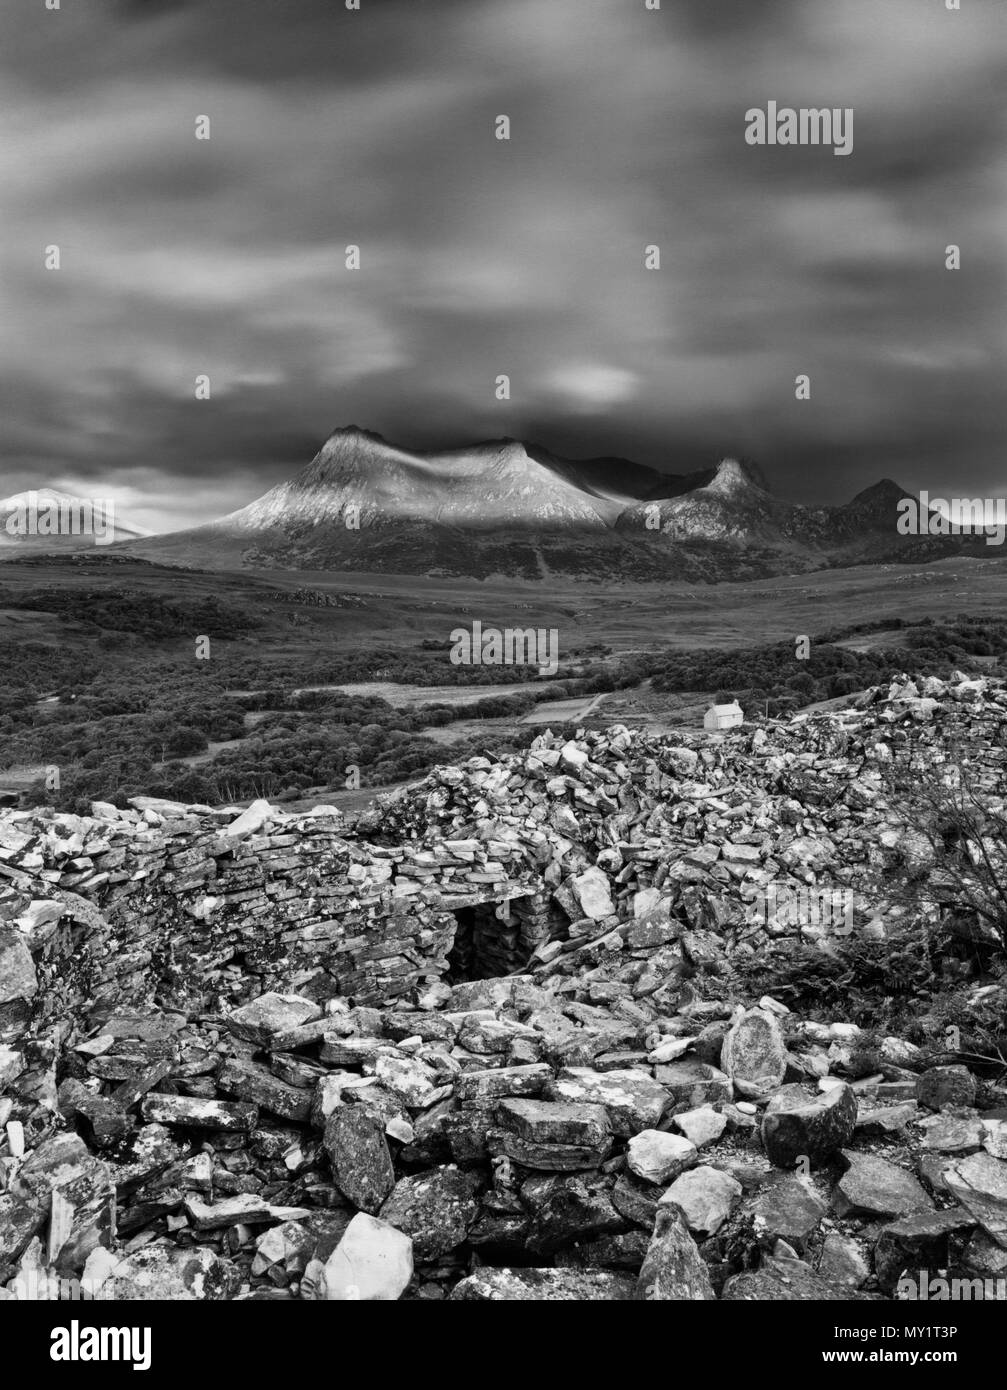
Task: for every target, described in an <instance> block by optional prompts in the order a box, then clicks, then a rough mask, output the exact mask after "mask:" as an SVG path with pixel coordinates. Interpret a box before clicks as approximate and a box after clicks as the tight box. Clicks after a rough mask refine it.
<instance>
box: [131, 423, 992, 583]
mask: <svg viewBox="0 0 1007 1390" xmlns="http://www.w3.org/2000/svg"><path fill="white" fill-rule="evenodd" d="M910 495H911V494H909V493H907V492H906V491H905V490H904V489H902V488H901V487H899V485H898V484H896V483H893V482H891V481H890V480H884V481H882V482H880V483H878V484H876V485H875V486H874V487H872V488H868V489H867V490H865V491H864V492H861V493H859V494H858V496H857V497H855V498H854V499H853V500H852V501H851V502H848V503H846V504H844V505H842V506H832V507H817V508H816V507H807V506H802V505H799V504H797V503H792V502H788V501H786V500H784V499H781V498H778V497H776V496H775V495H774V494H773V493H772V492H771V491H770V490H769V488H768V486H767V485H766V482H765V480H764V479H763V477H762V476H761V474H760V473H759V471H758V470H757V469H756V468H755V467H754V466H753V465H751V464H749V463H743V462H739V461H737V460H735V459H724V460H722V461H721V462H720V463H719V464H718V465H717V466H716V467H714V468H710V469H709V470H705V471H703V472H699V473H692V474H688V475H685V476H677V475H674V474H664V473H661V472H659V471H658V470H657V469H653V468H649V467H647V466H645V465H643V464H638V463H634V462H633V461H632V460H629V459H623V458H616V457H605V458H593V459H586V460H574V459H563V458H559V457H558V456H556V455H554V454H551V453H549V452H548V451H547V450H545V449H542V448H539V447H538V446H536V445H534V444H529V443H523V442H522V441H520V440H517V439H497V440H489V441H486V442H484V443H479V444H473V445H469V446H466V447H464V448H458V449H448V450H442V451H439V452H429V453H423V452H419V451H416V450H408V449H402V448H399V447H398V446H396V445H394V444H391V443H389V442H388V441H387V440H385V439H383V438H382V437H381V436H380V435H377V434H374V433H372V432H370V431H368V430H363V429H359V428H357V427H356V426H349V427H348V428H345V429H339V430H336V431H335V433H334V434H332V435H331V436H330V437H329V438H328V439H327V440H326V441H325V443H324V444H323V446H322V448H321V449H320V450H319V452H318V454H316V456H315V457H314V459H312V461H311V463H310V464H308V466H307V467H306V468H304V469H302V471H301V472H300V473H298V474H297V475H296V476H295V477H293V478H291V479H290V480H289V481H288V482H285V483H281V484H279V485H278V486H277V487H274V488H272V489H270V491H269V492H267V493H265V494H264V495H263V496H262V497H259V498H257V499H256V500H255V501H253V502H250V503H249V504H248V505H247V506H245V507H241V508H240V509H239V510H238V511H235V512H231V513H230V514H229V515H227V516H224V517H221V518H220V519H219V520H217V521H214V522H211V523H209V524H207V525H205V526H200V527H194V528H191V529H189V530H185V531H179V532H174V533H172V534H170V535H167V536H159V537H151V538H149V539H147V540H142V541H138V542H135V543H134V544H133V545H131V546H130V549H131V550H132V551H133V552H134V553H136V554H139V555H143V556H148V557H150V558H153V559H157V560H163V561H169V562H172V563H176V564H198V565H209V566H212V565H214V564H219V565H228V566H234V565H244V566H255V567H262V568H269V567H280V568H284V569H298V568H303V569H318V570H360V571H368V570H369V571H378V572H386V573H400V574H431V575H438V574H441V575H472V576H476V577H479V578H486V577H489V576H490V575H504V576H507V575H512V576H515V577H521V578H527V579H535V578H539V579H548V577H549V576H550V574H557V575H564V576H577V577H582V578H586V579H592V578H594V579H605V580H607V581H611V580H619V579H625V580H627V581H632V580H650V581H653V580H655V579H662V578H665V579H689V580H698V581H715V580H721V579H743V578H746V577H753V578H755V577H763V576H770V575H780V574H793V573H801V572H803V571H808V570H815V569H821V568H824V567H830V566H835V565H849V564H859V563H877V562H879V561H883V562H889V561H895V562H898V561H900V560H905V561H907V562H910V561H911V562H913V563H921V562H926V561H928V560H936V559H940V558H941V557H943V556H946V555H951V554H955V553H959V552H960V551H961V550H962V549H968V548H969V547H970V546H975V547H976V548H977V553H980V552H981V553H984V554H985V555H986V558H989V552H988V551H987V550H986V549H985V547H983V546H982V544H981V542H978V543H977V542H972V541H970V540H968V539H967V538H963V537H939V536H935V537H929V536H926V537H916V536H901V535H899V534H898V532H897V531H896V527H895V522H896V518H897V511H896V508H897V504H898V501H899V499H900V498H902V497H907V496H910Z"/></svg>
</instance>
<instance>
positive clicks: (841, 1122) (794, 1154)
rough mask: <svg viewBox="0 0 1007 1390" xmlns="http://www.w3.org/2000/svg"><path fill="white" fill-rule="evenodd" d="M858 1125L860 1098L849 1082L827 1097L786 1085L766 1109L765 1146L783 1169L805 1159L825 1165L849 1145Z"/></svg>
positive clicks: (767, 1151)
mask: <svg viewBox="0 0 1007 1390" xmlns="http://www.w3.org/2000/svg"><path fill="white" fill-rule="evenodd" d="M856 1122H857V1098H856V1095H855V1094H854V1092H853V1091H852V1089H851V1088H850V1087H849V1086H847V1085H846V1084H845V1083H841V1084H840V1085H837V1086H833V1087H831V1088H830V1089H829V1090H828V1091H826V1092H825V1094H824V1095H811V1094H810V1093H809V1092H807V1091H806V1090H805V1089H804V1087H803V1086H796V1085H795V1086H785V1087H783V1089H782V1090H780V1091H777V1093H776V1095H775V1096H774V1097H773V1099H772V1100H771V1101H770V1102H769V1105H768V1106H767V1108H766V1113H765V1115H764V1116H763V1120H762V1146H763V1148H764V1149H765V1151H766V1157H767V1158H769V1160H770V1161H771V1162H772V1163H775V1164H776V1165H777V1166H778V1167H780V1168H793V1167H794V1165H795V1164H796V1163H797V1161H798V1159H800V1158H801V1157H802V1156H804V1157H806V1158H807V1159H808V1160H809V1161H810V1162H811V1163H812V1164H818V1163H822V1162H824V1161H825V1160H826V1159H827V1158H829V1157H830V1156H831V1155H832V1154H834V1153H835V1152H836V1150H837V1149H841V1148H842V1147H843V1146H844V1145H845V1144H847V1143H849V1140H850V1137H851V1136H852V1134H853V1130H854V1126H855V1125H856Z"/></svg>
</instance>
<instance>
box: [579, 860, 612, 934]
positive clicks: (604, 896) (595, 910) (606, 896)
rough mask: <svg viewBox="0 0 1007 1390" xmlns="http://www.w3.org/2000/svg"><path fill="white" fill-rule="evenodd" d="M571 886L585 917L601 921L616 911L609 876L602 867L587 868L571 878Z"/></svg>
mask: <svg viewBox="0 0 1007 1390" xmlns="http://www.w3.org/2000/svg"><path fill="white" fill-rule="evenodd" d="M570 886H571V888H572V890H573V893H574V896H575V897H576V899H577V902H578V903H579V905H580V910H581V912H582V913H583V914H584V916H585V917H591V918H593V919H594V920H595V921H600V920H601V918H603V917H610V916H611V915H612V913H613V912H614V911H615V903H613V901H612V890H611V888H610V887H609V882H608V877H607V875H606V874H604V873H603V872H602V870H601V869H597V868H590V869H585V870H584V872H583V873H582V874H577V875H576V876H575V877H574V878H573V879H572V880H571V883H570Z"/></svg>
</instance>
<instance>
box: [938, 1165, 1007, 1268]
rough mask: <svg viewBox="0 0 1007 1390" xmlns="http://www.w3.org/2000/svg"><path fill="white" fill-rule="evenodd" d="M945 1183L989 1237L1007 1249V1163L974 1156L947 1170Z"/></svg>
mask: <svg viewBox="0 0 1007 1390" xmlns="http://www.w3.org/2000/svg"><path fill="white" fill-rule="evenodd" d="M944 1181H945V1183H946V1185H947V1187H948V1189H949V1191H950V1192H951V1193H952V1194H953V1195H954V1196H955V1197H957V1199H958V1201H959V1202H960V1203H961V1204H962V1206H963V1207H964V1208H965V1210H966V1211H967V1212H969V1213H970V1215H971V1216H973V1217H974V1218H975V1220H976V1221H977V1222H978V1223H979V1224H980V1225H981V1226H982V1228H983V1230H984V1231H986V1233H987V1235H989V1236H990V1237H991V1238H992V1239H993V1240H995V1241H996V1242H997V1244H998V1245H1001V1246H1003V1247H1004V1248H1005V1249H1007V1163H1004V1162H1002V1161H1001V1160H1000V1159H998V1158H993V1157H992V1155H991V1154H988V1153H976V1154H971V1155H970V1156H969V1157H968V1158H960V1159H958V1160H957V1162H955V1163H953V1164H952V1165H951V1166H949V1167H948V1168H946V1169H945V1171H944Z"/></svg>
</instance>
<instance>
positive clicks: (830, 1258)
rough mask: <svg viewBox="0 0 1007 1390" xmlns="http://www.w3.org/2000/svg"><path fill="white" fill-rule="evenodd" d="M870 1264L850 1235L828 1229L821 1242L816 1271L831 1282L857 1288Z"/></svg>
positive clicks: (863, 1281)
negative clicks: (819, 1257)
mask: <svg viewBox="0 0 1007 1390" xmlns="http://www.w3.org/2000/svg"><path fill="white" fill-rule="evenodd" d="M870 1272H871V1271H870V1266H869V1265H868V1263H867V1261H866V1260H865V1259H864V1257H863V1254H862V1253H861V1250H860V1247H859V1246H858V1244H857V1242H856V1241H855V1240H854V1239H853V1238H852V1236H844V1235H841V1234H840V1233H839V1232H838V1231H830V1232H829V1234H828V1235H827V1236H826V1237H825V1240H824V1241H823V1242H822V1257H821V1259H820V1260H819V1262H818V1273H819V1275H820V1276H821V1278H823V1279H827V1280H828V1281H829V1282H830V1283H831V1284H845V1285H847V1286H848V1287H849V1288H851V1289H859V1288H860V1286H861V1285H862V1284H863V1283H865V1281H866V1280H867V1277H868V1275H869V1274H870Z"/></svg>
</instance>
